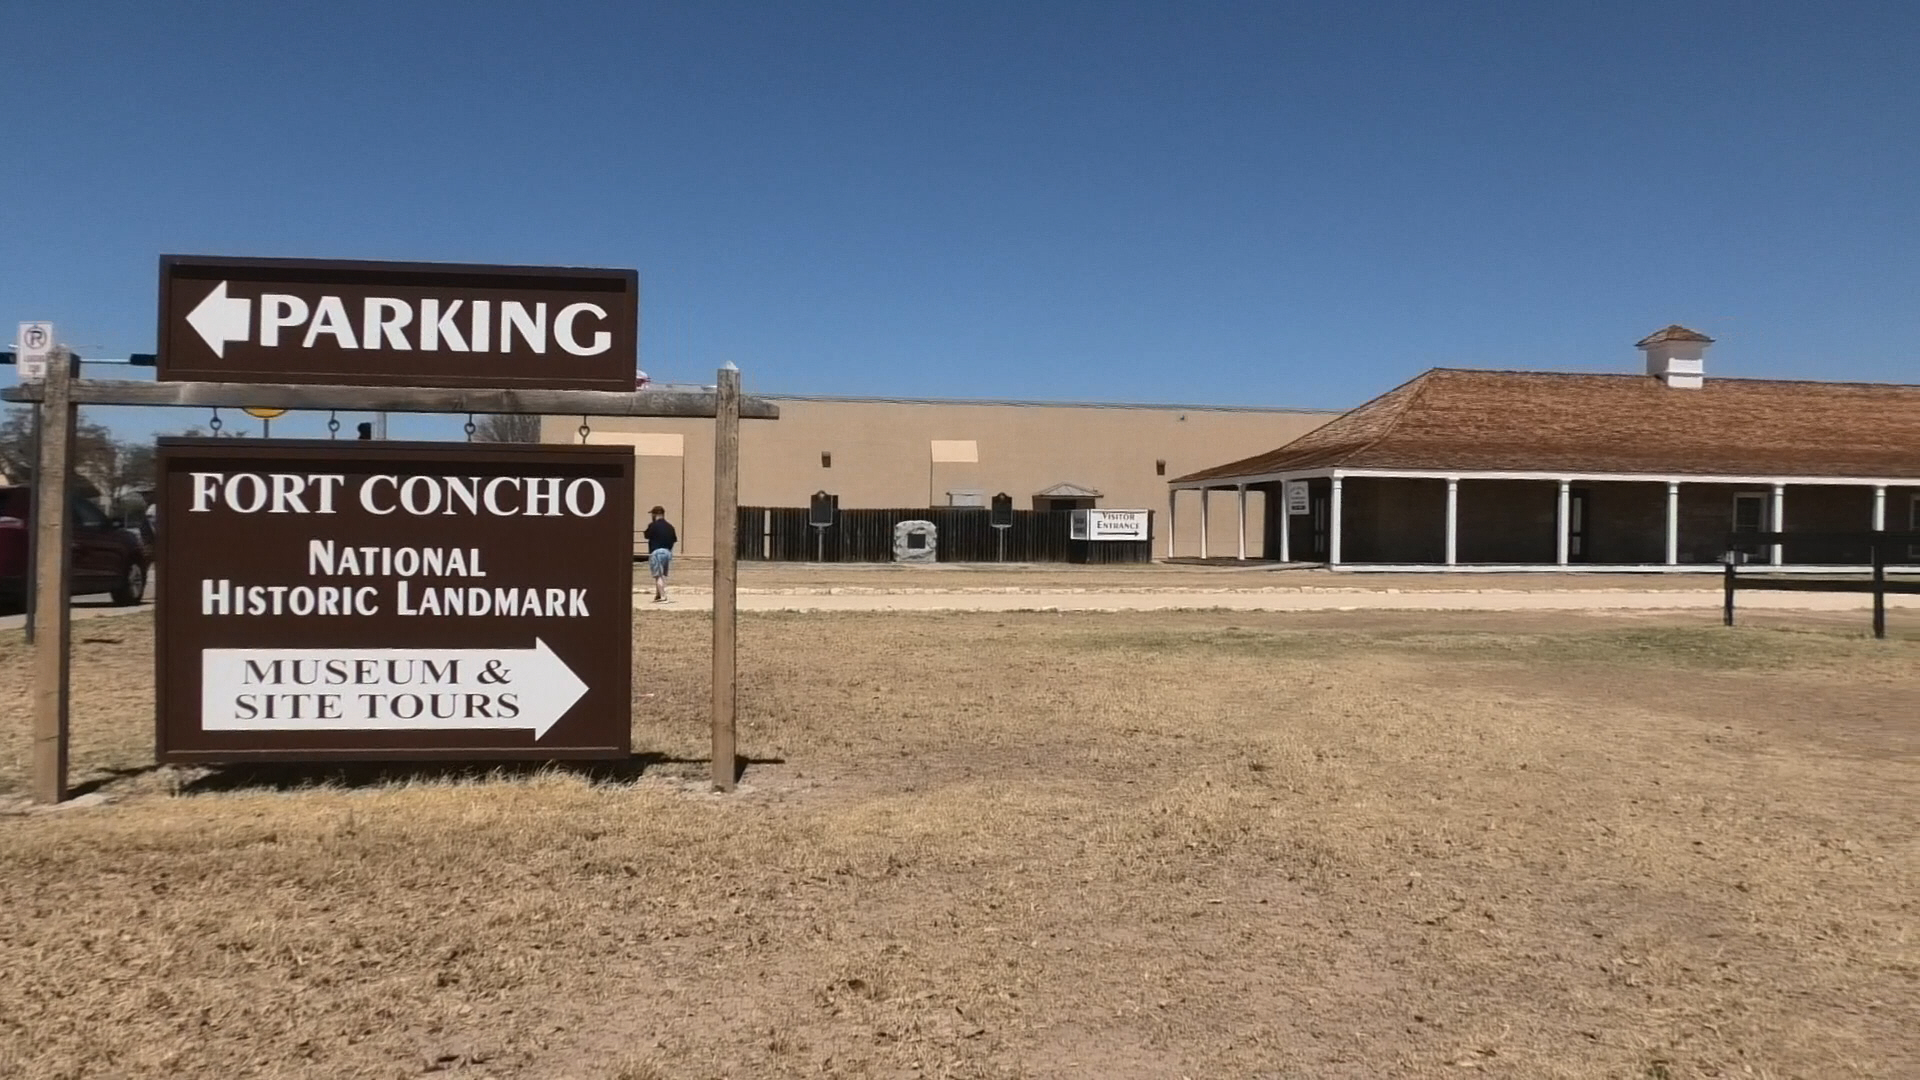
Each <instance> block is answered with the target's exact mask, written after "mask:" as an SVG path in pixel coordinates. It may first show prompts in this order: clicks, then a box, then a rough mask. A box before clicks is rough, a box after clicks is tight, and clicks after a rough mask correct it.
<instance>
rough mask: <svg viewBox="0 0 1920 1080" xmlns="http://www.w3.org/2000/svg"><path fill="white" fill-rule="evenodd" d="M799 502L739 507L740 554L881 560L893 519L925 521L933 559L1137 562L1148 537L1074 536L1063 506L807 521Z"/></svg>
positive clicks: (888, 549) (916, 510) (848, 513)
mask: <svg viewBox="0 0 1920 1080" xmlns="http://www.w3.org/2000/svg"><path fill="white" fill-rule="evenodd" d="M807 517H808V510H807V507H804V506H743V507H741V508H740V542H739V548H738V554H739V557H740V558H741V559H745V560H751V561H755V562H830V563H832V562H841V563H884V562H892V561H893V530H894V526H896V525H898V524H900V523H901V522H903V521H930V522H932V523H933V526H934V528H935V529H936V530H938V533H937V536H936V537H935V550H934V555H935V557H936V558H937V559H938V560H939V561H940V562H960V563H973V562H1058V563H1102V564H1105V563H1144V562H1152V561H1153V542H1152V541H1151V540H1074V539H1072V538H1071V535H1070V534H1071V531H1072V521H1073V512H1072V511H1070V510H1052V511H1043V510H1015V511H1014V512H1013V524H1012V526H1010V527H1008V528H1005V529H996V528H994V527H993V525H992V524H991V522H990V520H989V519H990V517H991V515H990V514H989V513H988V512H987V509H986V508H985V507H977V506H965V507H962V506H938V507H907V508H903V509H892V510H842V511H840V513H839V515H838V517H837V518H836V520H835V521H834V523H833V525H831V526H829V527H828V528H825V529H815V528H813V527H811V526H809V525H808V524H807Z"/></svg>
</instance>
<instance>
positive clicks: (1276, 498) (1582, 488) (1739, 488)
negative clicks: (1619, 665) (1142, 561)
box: [1166, 469, 1920, 572]
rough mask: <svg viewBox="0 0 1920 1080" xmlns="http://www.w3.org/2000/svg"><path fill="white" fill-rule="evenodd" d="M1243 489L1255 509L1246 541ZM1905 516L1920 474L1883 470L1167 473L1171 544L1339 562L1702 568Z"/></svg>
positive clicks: (1912, 511)
mask: <svg viewBox="0 0 1920 1080" xmlns="http://www.w3.org/2000/svg"><path fill="white" fill-rule="evenodd" d="M1250 493H1251V494H1252V495H1254V496H1257V497H1256V498H1254V499H1253V505H1254V507H1255V511H1254V512H1255V513H1257V514H1259V517H1260V520H1257V521H1255V522H1254V524H1255V525H1256V526H1257V534H1258V535H1257V539H1256V540H1255V542H1254V543H1252V544H1249V498H1250ZM1183 495H1184V498H1183ZM1223 501H1224V505H1217V504H1219V503H1221V502H1223ZM1183 504H1184V505H1183ZM1183 511H1184V512H1183ZM1221 513H1224V514H1227V515H1231V520H1232V522H1233V525H1234V526H1235V527H1234V528H1233V529H1231V530H1230V533H1231V534H1232V535H1233V537H1234V539H1233V542H1232V544H1231V546H1230V547H1229V548H1228V549H1226V550H1216V549H1217V548H1218V547H1219V541H1218V539H1217V538H1216V537H1215V536H1214V534H1215V533H1216V532H1217V530H1218V526H1217V525H1216V524H1215V521H1214V518H1215V516H1216V515H1217V514H1221ZM1911 528H1920V484H1915V483H1913V482H1906V483H1902V482H1900V481H1899V480H1896V479H1891V478H1873V477H1817V478H1808V477H1739V476H1726V477H1720V476H1636V475H1630V474H1629V475H1622V474H1569V475H1553V474H1540V473H1473V472H1458V473H1437V472H1414V471H1396V470H1351V469H1329V470H1317V471H1311V472H1297V473H1286V474H1278V475H1264V476H1248V477H1233V478H1222V479H1215V480H1208V481H1196V482H1192V483H1187V484H1177V485H1175V486H1174V487H1173V488H1172V489H1171V491H1170V498H1169V504H1168V515H1167V529H1166V545H1167V546H1166V551H1167V556H1168V557H1169V558H1171V557H1173V555H1174V553H1175V552H1176V551H1177V550H1179V549H1178V548H1177V547H1176V545H1177V544H1178V543H1179V542H1180V541H1179V537H1180V535H1181V532H1182V530H1183V529H1190V530H1193V531H1194V532H1197V534H1198V538H1199V545H1198V547H1199V555H1200V557H1201V558H1203V559H1204V558H1214V557H1232V558H1235V559H1237V560H1243V561H1244V560H1256V559H1258V560H1268V561H1278V562H1282V563H1315V564H1320V565H1324V566H1327V567H1330V568H1335V569H1346V570H1399V571H1420V570H1439V571H1475V570H1479V571H1512V570H1540V569H1547V570H1561V571H1582V570H1590V571H1612V572H1619V571H1641V572H1698V571H1701V570H1705V569H1713V568H1718V567H1719V566H1720V565H1722V563H1723V560H1724V556H1725V553H1726V547H1727V538H1728V535H1729V534H1730V533H1733V532H1736V531H1745V532H1761V531H1790V532H1823V533H1834V532H1862V531H1868V530H1885V529H1892V530H1903V529H1911ZM1192 546H1193V545H1192V544H1191V543H1189V544H1188V547H1192ZM1796 548H1804V550H1795V549H1796ZM1740 554H1741V556H1742V558H1743V559H1744V560H1745V561H1748V562H1752V563H1759V564H1769V565H1772V566H1776V567H1779V568H1780V569H1781V570H1782V571H1794V570H1801V571H1811V570H1819V569H1830V568H1844V567H1850V566H1860V565H1863V564H1865V563H1866V562H1867V560H1868V555H1867V551H1866V550H1865V548H1864V547H1855V548H1851V549H1850V548H1848V547H1845V546H1835V545H1831V544H1823V545H1813V544H1804V545H1793V544H1785V545H1780V544H1771V545H1755V546H1754V547H1752V548H1751V549H1745V550H1742V551H1741V553H1740ZM1903 554H1905V555H1906V556H1907V558H1906V559H1904V560H1900V561H1902V562H1903V563H1905V564H1920V551H1913V552H1905V553H1903Z"/></svg>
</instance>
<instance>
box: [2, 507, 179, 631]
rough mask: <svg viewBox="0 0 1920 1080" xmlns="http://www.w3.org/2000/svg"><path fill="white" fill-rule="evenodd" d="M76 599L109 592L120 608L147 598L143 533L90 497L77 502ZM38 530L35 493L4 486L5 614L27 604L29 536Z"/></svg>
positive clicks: (74, 535) (74, 537) (73, 525)
mask: <svg viewBox="0 0 1920 1080" xmlns="http://www.w3.org/2000/svg"><path fill="white" fill-rule="evenodd" d="M72 515H73V516H72V518H71V519H70V527H71V529H72V533H71V534H70V535H71V538H72V543H73V595H75V596H85V595H87V594H89V593H110V594H112V596H113V602H114V603H116V604H137V603H139V602H140V600H141V598H142V597H144V596H146V594H147V569H148V563H149V560H150V556H149V555H148V553H147V551H146V550H145V549H144V548H143V546H142V545H141V542H140V537H139V534H137V533H135V532H131V531H129V530H127V529H125V528H123V527H122V526H121V525H120V524H119V523H118V522H115V521H112V520H110V519H109V518H108V517H107V515H106V512H105V511H103V510H101V509H100V508H99V507H98V506H96V505H94V504H93V503H92V502H90V501H88V500H86V499H75V500H74V501H73V510H72ZM32 528H33V489H32V488H30V487H25V486H13V487H0V611H19V610H20V609H21V608H22V607H23V606H24V605H25V602H26V595H27V578H28V576H29V575H30V574H31V573H32V572H33V570H32V567H31V566H29V565H28V563H27V534H28V530H30V529H32Z"/></svg>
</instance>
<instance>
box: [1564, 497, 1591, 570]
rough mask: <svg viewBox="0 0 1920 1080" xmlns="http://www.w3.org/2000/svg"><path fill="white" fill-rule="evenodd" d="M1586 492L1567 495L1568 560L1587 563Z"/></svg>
mask: <svg viewBox="0 0 1920 1080" xmlns="http://www.w3.org/2000/svg"><path fill="white" fill-rule="evenodd" d="M1588 494H1589V493H1588V492H1585V491H1570V492H1568V493H1567V560H1568V561H1569V562H1586V561H1587V550H1588V549H1587V495H1588Z"/></svg>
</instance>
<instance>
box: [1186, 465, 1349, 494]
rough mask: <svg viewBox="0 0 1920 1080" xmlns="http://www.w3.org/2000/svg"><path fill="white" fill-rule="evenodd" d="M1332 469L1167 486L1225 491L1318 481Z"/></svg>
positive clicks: (1261, 474)
mask: <svg viewBox="0 0 1920 1080" xmlns="http://www.w3.org/2000/svg"><path fill="white" fill-rule="evenodd" d="M1332 475H1333V470H1332V469H1307V470H1305V471H1304V472H1282V473H1257V474H1250V475H1247V476H1229V477H1225V478H1223V479H1215V480H1192V481H1187V482H1185V483H1178V482H1175V483H1169V484H1168V485H1167V486H1168V487H1172V488H1177V489H1179V490H1181V491H1199V490H1201V489H1202V488H1218V489H1221V490H1225V489H1228V488H1233V487H1238V486H1239V485H1241V484H1272V483H1277V482H1280V481H1284V480H1318V479H1321V478H1324V477H1328V476H1332Z"/></svg>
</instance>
